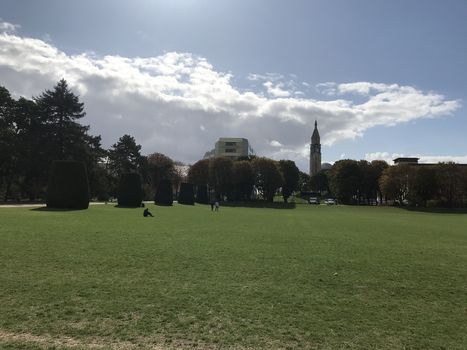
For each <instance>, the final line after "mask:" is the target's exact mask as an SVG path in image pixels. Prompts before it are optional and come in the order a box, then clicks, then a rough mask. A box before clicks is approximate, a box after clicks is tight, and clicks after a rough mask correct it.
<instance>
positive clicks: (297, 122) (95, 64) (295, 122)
mask: <svg viewBox="0 0 467 350" xmlns="http://www.w3.org/2000/svg"><path fill="white" fill-rule="evenodd" d="M0 76H1V77H2V82H1V84H3V85H5V87H7V88H8V89H9V90H10V91H11V92H12V93H13V94H14V96H19V95H23V96H26V97H31V96H37V95H39V94H40V93H41V92H42V91H44V90H45V89H50V88H52V87H53V86H54V85H55V84H56V82H57V81H58V80H59V79H61V78H65V79H66V80H67V81H68V82H69V84H70V86H71V88H72V89H73V90H74V91H75V92H76V93H78V94H79V95H80V99H81V100H82V101H83V102H84V103H85V107H86V112H87V116H86V120H85V122H86V123H89V124H90V125H91V131H92V132H93V133H95V134H100V135H102V139H103V144H104V146H107V147H108V146H110V145H112V144H113V143H115V142H116V140H117V139H118V138H119V137H120V136H122V135H123V134H125V133H129V134H131V135H132V136H134V137H135V138H136V140H137V141H138V142H139V143H140V144H142V145H143V152H145V153H146V154H147V153H152V152H156V151H157V152H162V153H165V154H167V155H169V156H171V157H172V158H174V159H176V160H181V161H184V162H188V163H189V162H194V161H196V160H198V159H199V158H201V157H202V155H203V154H204V152H206V151H207V150H209V149H212V148H213V145H214V142H215V141H216V140H217V139H218V138H219V137H224V136H232V137H246V138H248V139H249V140H250V142H251V144H252V146H253V147H254V149H255V150H256V153H257V154H259V155H264V156H270V157H275V158H277V159H281V158H290V159H294V160H296V161H297V163H298V165H299V167H300V168H302V169H306V168H307V164H308V160H307V158H308V146H307V143H308V142H309V139H310V135H311V133H312V130H313V127H314V121H315V120H318V123H319V129H320V134H321V141H322V143H323V144H325V145H331V144H333V143H335V142H338V141H340V140H343V139H349V138H350V139H351V138H355V137H359V136H362V135H363V134H364V133H365V131H366V130H368V129H369V128H372V127H374V126H381V125H383V126H384V125H395V124H399V123H404V122H409V121H413V120H417V119H420V118H434V117H440V116H444V115H449V114H450V113H452V112H454V111H455V110H457V109H458V108H459V107H460V102H459V101H455V100H448V99H446V98H445V97H444V96H442V95H440V94H436V93H434V92H423V91H420V90H418V89H416V88H414V87H411V86H399V85H397V84H392V85H386V84H376V83H364V82H359V83H355V84H358V85H352V83H347V84H336V83H332V82H329V83H326V84H322V87H325V88H326V89H328V90H332V91H333V93H334V94H341V93H344V92H345V93H348V92H353V91H355V92H358V93H360V94H363V93H365V94H366V95H365V96H363V100H364V101H363V102H362V96H359V101H360V102H358V103H357V102H354V101H353V100H352V99H344V98H335V99H332V100H326V101H322V100H314V99H306V98H304V97H303V96H299V97H296V96H294V95H292V93H291V92H293V91H295V90H294V83H293V81H289V82H283V81H281V79H283V76H281V75H277V74H276V75H275V74H272V73H267V74H266V75H264V76H260V75H256V76H254V75H251V76H250V79H253V80H254V79H256V80H258V81H260V82H261V84H265V85H264V87H265V88H266V89H267V90H269V95H268V96H269V97H267V96H265V95H263V94H262V93H261V92H258V91H244V90H240V89H239V88H237V87H236V86H234V85H233V83H232V81H233V79H232V78H233V75H232V74H231V73H225V72H219V71H217V70H216V69H215V68H214V67H213V66H212V65H211V64H210V63H209V62H208V60H207V59H206V58H203V57H199V56H195V55H193V54H190V53H178V52H168V53H165V54H163V55H160V56H156V57H148V58H141V57H134V58H130V57H121V56H110V55H109V56H103V57H99V56H97V55H96V54H93V53H83V54H80V55H69V54H67V53H65V52H63V51H61V50H59V49H58V48H56V47H54V46H53V44H51V43H47V42H44V41H43V40H38V39H33V38H27V37H20V36H18V35H14V34H11V33H10V34H9V33H3V34H0ZM200 125H201V126H202V127H200ZM203 128H204V130H203ZM268 140H281V146H280V147H277V145H272V144H271V143H270V141H268Z"/></svg>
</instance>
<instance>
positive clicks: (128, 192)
mask: <svg viewBox="0 0 467 350" xmlns="http://www.w3.org/2000/svg"><path fill="white" fill-rule="evenodd" d="M117 199H118V206H119V207H140V206H141V202H142V201H143V190H142V188H141V177H140V176H139V174H135V173H130V174H122V176H121V177H120V183H119V185H118V194H117Z"/></svg>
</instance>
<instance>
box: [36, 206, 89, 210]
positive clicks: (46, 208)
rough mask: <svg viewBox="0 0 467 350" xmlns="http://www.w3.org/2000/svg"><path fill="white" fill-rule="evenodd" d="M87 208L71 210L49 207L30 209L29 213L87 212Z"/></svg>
mask: <svg viewBox="0 0 467 350" xmlns="http://www.w3.org/2000/svg"><path fill="white" fill-rule="evenodd" d="M87 209H88V208H83V209H71V208H49V207H46V206H44V207H39V208H32V209H29V210H31V211H82V210H87Z"/></svg>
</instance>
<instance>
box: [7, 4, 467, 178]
mask: <svg viewBox="0 0 467 350" xmlns="http://www.w3.org/2000/svg"><path fill="white" fill-rule="evenodd" d="M466 18H467V1H465V0H445V1H431V0H425V1H418V0H391V1H386V0H289V1H285V0H283V1H278V0H248V1H247V0H215V1H214V0H170V1H168V0H166V1H161V0H132V1H123V0H100V1H92V0H80V1H61V0H56V1H55V0H54V1H52V0H22V1H17V0H0V85H2V86H5V87H6V88H7V89H9V90H10V92H11V93H12V94H13V96H14V97H16V98H17V97H19V96H25V97H27V98H32V97H34V96H38V95H40V94H41V93H42V92H43V91H45V90H46V89H52V88H53V86H54V85H55V84H56V82H57V81H58V80H59V79H61V78H64V79H66V80H67V81H68V83H69V85H70V87H71V89H72V90H73V91H74V92H75V93H76V94H78V95H79V97H80V100H81V101H82V102H84V103H85V109H86V113H87V115H86V117H85V120H84V121H83V123H85V124H89V125H91V133H92V134H95V135H97V134H99V135H101V136H102V144H103V146H105V147H110V146H111V145H112V144H114V143H115V142H117V140H118V138H119V137H121V136H122V135H124V134H130V135H132V136H133V137H135V139H136V141H137V143H138V144H141V145H142V153H143V154H150V153H154V152H161V153H164V154H166V155H168V156H170V157H171V158H172V159H174V160H177V161H181V162H184V163H187V164H192V163H194V162H195V161H197V160H198V159H200V158H202V156H203V155H204V153H205V152H206V151H208V150H210V149H212V148H213V147H214V143H215V141H216V140H217V139H218V138H219V137H245V138H248V139H249V141H250V144H251V146H252V147H253V149H254V150H255V152H256V154H257V155H259V156H267V157H271V158H274V159H278V160H279V159H292V160H294V161H295V162H296V163H297V165H298V166H299V168H300V169H301V170H303V171H307V169H308V168H309V166H308V159H309V143H310V137H311V134H312V132H313V127H314V121H315V120H317V122H318V128H319V131H320V134H321V142H322V160H323V162H330V163H333V162H335V161H337V160H339V159H344V158H350V159H367V160H373V159H384V160H387V161H388V162H390V163H392V162H391V160H392V159H394V158H395V157H398V156H416V157H420V158H421V161H422V162H438V161H456V162H464V163H467V137H465V132H466V130H467V116H466V107H465V104H466V101H467V70H466V69H465V68H466V62H467V40H466V38H467V21H466V20H465V19H466Z"/></svg>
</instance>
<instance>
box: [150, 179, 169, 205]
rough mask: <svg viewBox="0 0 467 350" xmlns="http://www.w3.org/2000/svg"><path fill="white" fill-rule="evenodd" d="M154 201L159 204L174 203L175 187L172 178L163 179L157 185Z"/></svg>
mask: <svg viewBox="0 0 467 350" xmlns="http://www.w3.org/2000/svg"><path fill="white" fill-rule="evenodd" d="M154 203H155V204H157V205H169V206H170V205H172V204H173V189H172V183H171V182H170V180H161V181H160V182H159V186H157V191H156V196H155V198H154Z"/></svg>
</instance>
